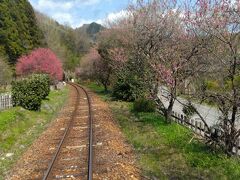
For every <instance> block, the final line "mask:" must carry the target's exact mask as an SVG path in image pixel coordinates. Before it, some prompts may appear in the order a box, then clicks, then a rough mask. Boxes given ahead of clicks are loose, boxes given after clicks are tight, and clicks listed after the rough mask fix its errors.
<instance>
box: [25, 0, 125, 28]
mask: <svg viewBox="0 0 240 180" xmlns="http://www.w3.org/2000/svg"><path fill="white" fill-rule="evenodd" d="M29 1H30V3H31V4H32V6H33V7H34V8H35V9H36V10H38V11H40V12H42V13H44V14H46V15H48V16H50V17H52V18H53V19H55V20H56V21H58V22H59V23H61V24H65V25H69V26H71V27H73V28H76V27H80V26H82V25H83V24H88V23H91V22H97V23H100V24H103V23H104V21H105V19H106V18H107V19H110V20H112V19H114V18H117V17H119V16H122V15H124V12H125V11H124V10H125V9H126V8H127V6H128V4H129V2H130V0H29Z"/></svg>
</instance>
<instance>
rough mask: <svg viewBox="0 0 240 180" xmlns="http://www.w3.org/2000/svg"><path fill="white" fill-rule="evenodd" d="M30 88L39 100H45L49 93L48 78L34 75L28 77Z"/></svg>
mask: <svg viewBox="0 0 240 180" xmlns="http://www.w3.org/2000/svg"><path fill="white" fill-rule="evenodd" d="M29 81H30V83H31V88H32V90H33V91H35V92H36V94H37V95H38V96H39V97H40V98H41V99H45V98H46V97H47V96H48V95H49V93H50V78H49V76H48V75H47V74H34V75H32V76H30V78H29Z"/></svg>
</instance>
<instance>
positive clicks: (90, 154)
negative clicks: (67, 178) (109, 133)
mask: <svg viewBox="0 0 240 180" xmlns="http://www.w3.org/2000/svg"><path fill="white" fill-rule="evenodd" d="M76 85H77V86H78V87H80V88H81V89H82V90H83V91H84V93H85V94H86V96H87V101H88V105H89V106H88V119H89V149H88V180H92V174H93V167H92V166H93V165H92V164H93V112H92V102H91V99H90V96H89V94H88V92H87V91H86V89H84V88H83V87H82V86H80V85H79V84H76Z"/></svg>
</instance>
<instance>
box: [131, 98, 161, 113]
mask: <svg viewBox="0 0 240 180" xmlns="http://www.w3.org/2000/svg"><path fill="white" fill-rule="evenodd" d="M155 108H156V105H155V102H154V101H153V100H149V99H145V98H140V99H137V100H136V101H135V102H134V103H133V110H134V111H136V112H154V111H155Z"/></svg>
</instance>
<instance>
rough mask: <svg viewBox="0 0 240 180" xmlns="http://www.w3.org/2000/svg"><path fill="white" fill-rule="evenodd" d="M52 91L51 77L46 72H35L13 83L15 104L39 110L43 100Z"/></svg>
mask: <svg viewBox="0 0 240 180" xmlns="http://www.w3.org/2000/svg"><path fill="white" fill-rule="evenodd" d="M49 92H50V78H49V77H48V75H45V74H34V75H31V76H30V77H28V78H25V79H22V80H18V81H15V82H13V83H12V98H13V106H21V107H23V108H25V109H28V110H33V111H38V110H40V107H41V101H42V100H43V99H45V98H46V97H47V96H48V94H49Z"/></svg>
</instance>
